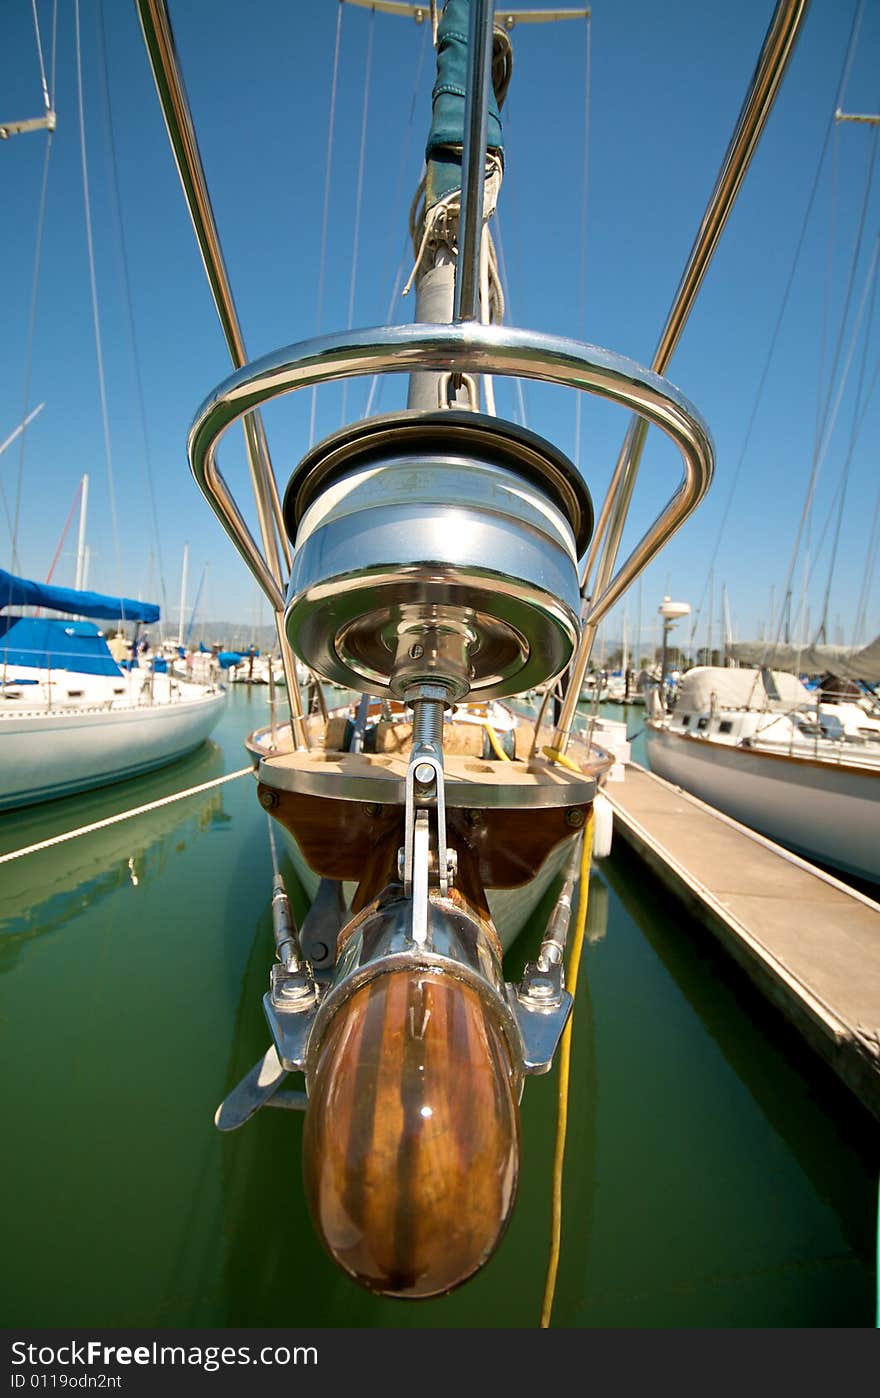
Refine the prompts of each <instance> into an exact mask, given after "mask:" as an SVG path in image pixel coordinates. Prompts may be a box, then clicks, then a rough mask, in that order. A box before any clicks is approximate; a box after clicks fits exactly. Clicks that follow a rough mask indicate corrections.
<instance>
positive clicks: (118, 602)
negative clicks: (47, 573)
mask: <svg viewBox="0 0 880 1398" xmlns="http://www.w3.org/2000/svg"><path fill="white" fill-rule="evenodd" d="M2 607H49V608H51V610H52V611H55V612H67V613H68V615H70V616H91V617H97V618H99V620H102V621H143V622H151V621H158V620H159V608H158V607H157V606H156V605H155V603H153V602H135V601H134V600H133V599H132V598H131V597H107V596H105V595H104V594H103V593H101V592H78V591H76V589H75V588H72V587H51V586H50V585H49V583H38V582H31V581H29V579H27V578H17V577H15V576H14V575H13V574H12V573H7V572H6V570H5V569H3V568H0V608H2Z"/></svg>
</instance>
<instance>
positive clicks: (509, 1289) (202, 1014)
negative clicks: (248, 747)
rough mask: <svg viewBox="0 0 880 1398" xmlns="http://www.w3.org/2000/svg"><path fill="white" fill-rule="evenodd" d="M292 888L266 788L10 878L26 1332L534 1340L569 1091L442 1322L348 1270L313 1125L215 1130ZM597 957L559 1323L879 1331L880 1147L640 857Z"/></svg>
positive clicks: (587, 993)
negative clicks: (281, 899)
mask: <svg viewBox="0 0 880 1398" xmlns="http://www.w3.org/2000/svg"><path fill="white" fill-rule="evenodd" d="M609 712H611V713H612V715H613V716H618V717H619V716H620V715H621V713H622V712H623V711H621V710H617V711H609ZM630 712H631V714H632V715H633V718H632V727H633V729H637V728H638V727H639V726H640V724H641V721H642V712H641V711H640V710H632V711H630ZM267 713H268V709H267V705H266V700H265V691H262V692H261V691H256V690H255V691H248V690H247V689H238V690H235V689H233V690H232V691H231V692H230V703H229V708H228V712H227V714H226V716H225V718H224V720H223V723H222V726H221V728H220V730H219V732H218V733H217V735H216V739H215V741H214V742H213V743H211V744H209V745H208V746H207V747H205V748H203V749H202V750H201V752H199V753H198V754H196V755H195V756H193V757H191V758H189V759H187V760H186V761H185V762H183V763H180V764H178V765H177V767H174V768H171V769H169V770H168V771H166V772H164V773H160V774H157V775H154V776H152V777H147V778H142V779H140V780H138V781H136V782H130V783H127V784H125V785H124V786H119V787H117V788H115V789H114V790H113V791H112V792H110V793H107V792H103V793H99V794H97V795H91V796H84V797H76V798H69V799H67V800H65V801H63V802H57V803H54V804H53V805H51V806H50V807H45V808H43V809H41V810H40V809H37V810H36V811H31V812H27V813H24V814H14V813H13V814H9V815H6V816H4V817H2V819H0V852H5V851H8V850H12V849H17V848H20V847H23V846H26V845H28V844H30V843H32V842H34V841H36V840H40V839H44V838H47V837H48V836H51V835H53V834H55V833H59V832H61V831H64V830H69V829H74V828H76V827H78V826H80V825H83V824H86V823H88V822H91V821H94V820H98V819H101V818H103V817H105V816H107V815H110V814H112V813H114V812H115V811H122V810H126V809H129V808H131V807H133V806H137V805H141V804H145V803H146V802H149V801H152V800H154V799H156V798H158V797H160V796H163V795H166V794H169V793H171V792H173V791H177V790H182V789H184V788H185V787H188V786H192V785H195V784H196V783H199V782H203V781H209V780H210V779H211V778H212V777H215V776H218V775H220V774H221V773H223V772H224V771H233V770H235V769H236V768H239V767H241V766H243V765H244V760H243V752H242V747H241V740H242V738H243V736H244V734H245V733H246V732H247V731H248V730H249V729H250V728H251V727H254V726H256V725H257V724H258V723H261V722H264V721H266V718H267ZM270 867H271V866H270V858H269V849H268V841H267V835H266V817H265V816H264V815H263V813H262V812H261V810H260V809H259V807H258V806H257V804H256V800H255V797H254V793H253V788H252V784H251V782H250V780H249V779H248V778H245V779H242V780H239V781H236V782H233V783H230V784H228V785H225V786H223V787H220V788H218V789H215V790H213V791H210V792H206V793H204V794H203V795H201V796H195V797H192V798H190V799H188V800H187V801H185V802H181V803H179V804H177V805H174V806H171V807H168V808H166V809H163V810H159V811H156V812H154V813H151V814H149V815H146V816H141V817H137V818H135V819H134V820H132V821H130V822H126V823H124V824H122V825H120V826H117V827H115V828H111V829H110V830H108V831H103V832H98V833H96V834H93V835H87V836H84V837H82V838H81V839H78V840H75V841H72V842H71V843H69V844H67V845H63V846H60V847H58V848H56V849H54V850H51V851H47V852H45V853H42V854H36V855H30V856H27V857H26V858H24V859H22V860H20V861H17V862H15V863H12V864H8V865H2V866H0V1056H2V1062H3V1064H4V1066H5V1069H6V1071H5V1073H4V1075H3V1087H2V1093H3V1105H2V1119H3V1121H4V1125H5V1132H4V1137H5V1148H4V1151H3V1172H4V1176H5V1179H4V1188H3V1198H4V1200H5V1201H6V1206H5V1208H4V1210H3V1215H4V1233H5V1245H4V1248H3V1254H4V1260H5V1265H4V1267H3V1281H2V1283H0V1285H2V1289H3V1293H2V1314H3V1317H4V1321H5V1323H6V1324H7V1325H13V1326H18V1325H25V1324H29V1325H35V1324H42V1325H53V1324H58V1325H71V1326H87V1325H95V1324H101V1325H145V1326H165V1325H201V1324H215V1325H291V1324H292V1325H305V1326H309V1325H315V1326H320V1325H331V1326H332V1325H347V1326H438V1327H443V1326H475V1325H477V1326H480V1325H488V1326H529V1327H531V1326H534V1325H536V1324H537V1321H538V1316H539V1313H540V1306H541V1296H542V1290H543V1282H544V1267H545V1260H546V1252H547V1236H548V1219H549V1201H550V1169H551V1162H552V1154H553V1132H554V1121H555V1111H556V1075H555V1073H554V1074H551V1075H550V1076H548V1077H546V1078H537V1079H533V1080H531V1081H529V1082H527V1085H526V1090H525V1096H524V1100H523V1109H522V1110H523V1126H524V1159H523V1170H522V1176H521V1184H520V1196H519V1200H518V1204H517V1208H516V1212H515V1216H514V1220H513V1223H512V1225H511V1227H510V1229H509V1231H508V1233H507V1235H506V1237H505V1240H504V1242H503V1244H502V1247H501V1249H500V1250H499V1252H498V1254H497V1255H496V1257H495V1258H494V1259H493V1261H492V1262H491V1263H490V1264H489V1266H488V1267H487V1268H486V1269H485V1271H484V1272H483V1273H481V1274H480V1275H479V1276H478V1277H477V1278H476V1279H475V1280H474V1281H472V1282H471V1283H470V1284H468V1285H467V1286H466V1287H465V1288H464V1289H463V1290H461V1291H459V1292H458V1293H455V1294H453V1295H452V1296H450V1297H446V1298H444V1299H441V1300H437V1301H433V1302H425V1303H421V1304H408V1303H403V1302H388V1301H380V1300H376V1299H374V1298H372V1297H370V1296H369V1295H367V1294H366V1293H365V1292H362V1291H360V1290H359V1289H358V1288H357V1287H355V1286H354V1285H353V1284H352V1283H350V1282H349V1281H348V1280H347V1279H346V1278H345V1277H344V1276H343V1275H342V1274H341V1273H339V1272H338V1271H337V1270H336V1269H335V1268H334V1266H333V1265H332V1264H331V1263H330V1262H329V1261H328V1260H327V1259H326V1257H325V1256H324V1254H323V1252H322V1251H321V1249H320V1247H319V1246H318V1244H317V1242H316V1241H315V1239H314V1237H313V1234H312V1231H311V1228H310V1225H309V1222H308V1218H307V1215H306V1209H305V1205H304V1202H303V1200H302V1196H301V1192H300V1164H299V1156H300V1145H301V1134H302V1120H301V1118H300V1117H299V1116H297V1115H294V1114H291V1113H286V1112H264V1113H261V1114H260V1115H259V1116H258V1117H256V1118H255V1119H254V1120H252V1121H251V1122H250V1123H249V1124H248V1125H247V1126H245V1127H244V1128H243V1129H242V1130H241V1131H240V1132H238V1133H236V1134H234V1135H232V1136H221V1135H220V1134H219V1133H218V1132H216V1131H215V1129H214V1127H213V1124H212V1117H213V1113H214V1109H215V1107H216V1105H217V1103H218V1102H219V1101H220V1099H221V1098H222V1097H223V1096H224V1094H225V1092H226V1091H227V1090H228V1088H229V1087H231V1086H232V1085H233V1083H235V1082H236V1081H237V1080H238V1078H239V1077H240V1076H241V1075H242V1074H243V1073H244V1072H245V1071H246V1070H247V1069H248V1068H250V1067H251V1065H252V1064H253V1063H254V1062H255V1061H256V1060H257V1059H258V1058H259V1057H260V1056H261V1054H262V1053H263V1051H264V1050H265V1048H266V1045H267V1042H268V1035H267V1031H266V1028H265V1025H264V1021H263V1016H262V1010H261V1005H260V997H261V995H262V992H263V990H264V988H265V985H266V979H267V975H268V967H269V964H270V957H271V948H272V934H271V917H270V912H269V901H268V895H269V890H270V883H269V877H270ZM287 872H288V873H289V874H290V876H291V883H292V871H290V870H289V868H288V869H287ZM292 891H295V890H292ZM539 911H540V910H539ZM539 922H540V918H538V919H536V925H534V926H533V927H532V929H531V930H530V933H529V934H527V935H526V936H525V937H524V938H522V939H521V940H520V942H519V943H518V944H517V946H516V947H515V948H514V951H513V954H512V956H511V958H510V961H511V964H510V968H509V971H510V974H511V975H512V976H513V975H516V974H517V973H518V972H519V970H520V969H521V966H522V962H523V960H524V959H525V958H526V956H527V955H529V954H531V953H533V951H534V947H535V945H536V942H537V940H538V936H539V930H540V929H539V926H538V925H537V924H538V923H539ZM589 935H590V938H591V940H590V943H589V945H588V947H587V948H586V951H585V959H584V964H583V967H582V971H581V982H580V984H581V989H580V991H579V1000H578V1011H577V1016H576V1023H575V1031H574V1049H573V1063H572V1073H573V1078H572V1089H571V1111H570V1126H569V1139H568V1154H567V1170H566V1182H565V1222H564V1230H565V1231H564V1238H563V1249H562V1259H561V1264H560V1272H559V1284H558V1289H557V1296H556V1305H555V1309H554V1316H553V1320H554V1324H556V1325H562V1326H640V1325H647V1326H704V1325H716V1326H745V1325H753V1326H843V1325H846V1326H851V1325H861V1326H870V1325H871V1324H872V1323H873V1320H874V1305H875V1272H874V1260H875V1244H876V1227H877V1217H876V1206H877V1171H878V1165H880V1150H878V1132H877V1130H876V1128H875V1127H874V1125H873V1124H872V1122H871V1121H870V1120H869V1119H868V1117H867V1116H866V1115H865V1114H863V1113H862V1111H861V1109H859V1108H858V1106H857V1105H856V1104H855V1103H854V1102H853V1101H852V1100H851V1099H850V1097H849V1096H848V1095H847V1094H846V1092H845V1090H844V1089H843V1088H841V1087H838V1085H837V1082H836V1080H834V1079H833V1078H832V1077H831V1075H830V1074H829V1073H828V1072H827V1070H825V1069H824V1068H823V1066H822V1065H821V1064H820V1063H818V1062H817V1061H816V1060H814V1059H813V1058H812V1057H811V1056H810V1055H808V1054H807V1053H806V1051H805V1050H803V1049H802V1048H801V1046H800V1043H799V1041H798V1040H797V1039H795V1037H794V1036H793V1035H792V1034H790V1033H789V1032H788V1031H786V1030H785V1028H784V1027H783V1026H782V1025H781V1024H780V1023H779V1022H778V1020H777V1019H776V1018H775V1017H774V1016H773V1015H771V1013H770V1011H769V1010H768V1009H766V1008H765V1005H764V1003H763V1001H761V1000H760V999H759V998H757V996H756V995H755V994H754V993H753V992H752V991H751V989H750V987H749V986H748V984H747V982H746V981H745V980H744V979H743V978H742V976H741V975H740V974H739V973H738V972H737V971H736V970H735V968H734V967H733V966H732V965H730V964H729V963H728V962H727V961H726V960H724V959H723V958H722V957H721V956H720V955H719V954H716V952H715V950H714V947H713V945H712V943H711V942H710V940H709V938H708V935H706V934H703V933H702V932H701V930H700V929H699V927H697V926H695V925H694V924H692V923H690V922H688V921H687V920H686V919H685V918H684V916H683V915H682V914H681V913H680V912H679V911H678V910H677V909H676V908H675V906H674V905H672V904H670V903H669V902H668V901H667V900H666V899H665V897H664V895H663V893H662V892H661V890H660V889H659V887H658V886H657V884H656V883H654V882H653V881H652V880H651V879H650V877H649V876H648V874H647V873H646V872H645V871H644V870H643V869H642V868H640V866H639V865H638V864H637V863H636V862H634V861H633V860H632V858H631V857H629V856H628V855H627V853H626V851H625V850H624V849H623V847H622V846H620V845H619V846H618V849H617V850H616V851H615V853H614V854H613V855H612V857H611V859H610V860H609V861H606V862H605V863H604V864H603V866H602V869H601V872H600V873H597V874H594V876H593V878H592V880H591V898H590V928H589Z"/></svg>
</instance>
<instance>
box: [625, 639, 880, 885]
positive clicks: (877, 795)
mask: <svg viewBox="0 0 880 1398" xmlns="http://www.w3.org/2000/svg"><path fill="white" fill-rule="evenodd" d="M877 678H878V679H880V670H878V672H877ZM655 693H656V691H655ZM645 737H646V743H647V751H648V761H649V763H650V766H651V770H652V771H653V772H656V773H657V774H658V776H661V777H665V778H666V780H667V781H671V782H674V783H675V784H676V785H677V786H681V787H684V789H685V790H686V791H690V792H693V794H694V795H695V796H699V797H700V798H701V800H703V801H707V802H708V803H709V804H710V805H712V806H717V807H718V809H719V810H722V811H725V812H726V813H727V814H728V815H730V816H733V817H734V819H735V820H739V821H741V822H742V823H743V824H744V825H748V826H751V827H752V828H753V829H756V830H759V831H761V832H762V833H763V834H765V835H769V836H770V837H771V838H772V839H775V840H779V841H780V842H781V843H782V844H784V845H787V846H790V847H791V848H792V849H794V850H796V851H797V852H798V853H800V854H804V855H806V856H807V857H808V858H812V859H818V860H819V861H821V862H822V863H826V864H832V865H834V867H835V868H838V869H841V870H843V871H845V872H847V873H850V874H855V875H856V876H858V877H859V878H863V879H867V880H871V881H874V882H880V839H878V831H880V718H872V717H870V716H869V715H868V714H866V713H865V712H864V711H863V710H862V709H860V708H859V707H858V706H857V705H854V704H847V705H839V704H824V703H822V702H821V700H818V701H817V699H816V698H815V696H813V695H812V694H811V693H810V691H809V690H808V689H806V687H805V686H804V685H803V684H801V682H800V680H799V679H797V678H796V677H795V676H794V675H792V674H788V673H787V672H785V671H781V670H769V669H767V668H764V669H726V668H722V667H720V666H699V667H697V668H696V669H694V670H689V671H688V672H687V674H685V675H684V676H683V678H682V680H681V685H680V689H679V694H678V699H677V702H676V705H675V708H674V710H673V712H672V713H671V714H668V715H662V714H654V715H652V716H651V717H649V719H648V720H647V723H646V727H645Z"/></svg>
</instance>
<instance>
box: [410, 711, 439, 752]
mask: <svg viewBox="0 0 880 1398" xmlns="http://www.w3.org/2000/svg"><path fill="white" fill-rule="evenodd" d="M444 708H445V705H444V703H443V701H442V699H416V701H415V703H414V704H413V742H414V743H433V744H434V745H435V746H436V747H442V745H443V711H444Z"/></svg>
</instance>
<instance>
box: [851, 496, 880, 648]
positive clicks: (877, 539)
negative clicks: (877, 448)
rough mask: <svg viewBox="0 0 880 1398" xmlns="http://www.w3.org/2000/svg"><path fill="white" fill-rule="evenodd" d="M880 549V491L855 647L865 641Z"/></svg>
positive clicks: (857, 613)
mask: <svg viewBox="0 0 880 1398" xmlns="http://www.w3.org/2000/svg"><path fill="white" fill-rule="evenodd" d="M878 548H880V490H878V491H877V501H876V504H875V505H874V518H873V519H872V521H871V532H870V534H869V535H868V547H867V549H866V550H865V571H864V574H863V575H862V585H861V588H860V589H859V600H858V603H857V605H856V618H855V626H854V629H853V638H852V643H853V645H854V646H855V645H860V644H862V643H863V642H864V640H865V627H866V623H867V619H868V597H869V595H870V591H871V578H872V577H873V574H874V565H875V563H876V561H877V552H878Z"/></svg>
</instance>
